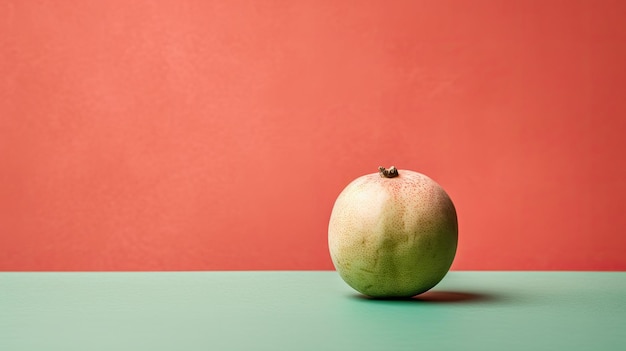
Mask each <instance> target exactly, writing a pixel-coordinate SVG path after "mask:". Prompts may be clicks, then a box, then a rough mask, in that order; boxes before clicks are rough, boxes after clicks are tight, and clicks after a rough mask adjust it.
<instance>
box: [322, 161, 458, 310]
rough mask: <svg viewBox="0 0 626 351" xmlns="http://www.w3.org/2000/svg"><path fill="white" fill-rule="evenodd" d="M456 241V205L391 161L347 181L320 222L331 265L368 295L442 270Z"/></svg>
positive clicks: (396, 293) (437, 277)
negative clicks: (327, 217)
mask: <svg viewBox="0 0 626 351" xmlns="http://www.w3.org/2000/svg"><path fill="white" fill-rule="evenodd" d="M457 240H458V223H457V216H456V210H455V208H454V205H453V203H452V200H450V197H449V196H448V194H446V192H445V191H444V190H443V188H442V187H441V186H440V185H439V184H437V183H436V182H435V181H434V180H432V179H430V178H429V177H427V176H425V175H423V174H420V173H417V172H414V171H409V170H397V169H396V168H395V167H391V168H389V169H385V168H383V167H379V173H372V174H368V175H364V176H362V177H359V178H357V179H355V180H354V181H352V182H351V183H350V184H348V186H347V187H346V188H345V189H344V190H343V191H342V192H341V194H339V197H338V198H337V200H336V201H335V205H334V207H333V210H332V213H331V216H330V223H329V225H328V246H329V249H330V256H331V258H332V261H333V264H334V265H335V269H336V270H337V272H338V273H339V275H340V276H341V278H342V279H343V280H344V281H345V282H346V283H348V285H350V286H351V287H352V288H354V289H355V290H357V291H358V292H360V293H362V294H364V295H368V296H371V297H378V298H385V297H387V298H388V297H411V296H415V295H418V294H421V293H423V292H425V291H427V290H429V289H431V288H432V287H434V286H435V285H437V284H438V283H439V282H440V281H441V280H442V279H443V277H444V276H445V275H446V273H447V272H448V270H449V269H450V266H451V265H452V261H453V260H454V255H455V254H456V247H457Z"/></svg>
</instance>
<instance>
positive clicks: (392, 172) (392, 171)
mask: <svg viewBox="0 0 626 351" xmlns="http://www.w3.org/2000/svg"><path fill="white" fill-rule="evenodd" d="M378 173H380V176H381V177H385V178H395V177H397V176H398V175H399V174H398V170H397V169H396V167H394V166H391V167H389V169H387V168H385V167H383V166H380V167H378Z"/></svg>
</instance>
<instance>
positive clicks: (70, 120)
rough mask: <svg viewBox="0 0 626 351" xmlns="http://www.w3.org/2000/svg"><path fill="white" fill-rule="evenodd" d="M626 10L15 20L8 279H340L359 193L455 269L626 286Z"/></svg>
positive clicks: (2, 254) (120, 12) (158, 7)
mask: <svg viewBox="0 0 626 351" xmlns="http://www.w3.org/2000/svg"><path fill="white" fill-rule="evenodd" d="M624 18H626V2H623V1H618V0H615V1H608V0H601V1H592V0H584V1H555V0H548V1H522V0H516V1H497V0H493V1H482V0H478V1H463V0H456V1H440V0H437V1H435V0H432V1H383V0H374V1H319V0H315V1H313V0H311V1H188V0H176V1H174V0H172V1H156V2H155V1H121V0H114V1H104V0H102V1H97V0H94V1H78V2H76V1H17V0H13V1H2V2H1V3H0V33H1V35H0V269H2V270H218V269H220V270H221V269H225V270H239V269H251V270H262V269H306V270H308V269H332V264H331V262H330V258H329V255H328V253H327V243H326V236H327V232H326V231H327V223H328V217H329V215H330V210H331V208H332V205H333V202H334V199H335V198H336V196H337V195H338V194H339V192H340V191H341V190H342V188H343V187H344V186H345V185H346V184H347V183H348V182H349V181H351V180H352V179H354V178H356V177H357V176H360V175H363V174H365V173H371V172H375V171H376V167H378V166H379V165H385V166H389V165H396V166H398V167H399V168H406V169H413V170H417V171H420V172H423V173H426V174H428V175H430V176H431V177H432V178H434V179H435V180H437V181H438V182H439V183H440V184H441V185H443V186H444V187H445V188H446V190H447V191H448V192H449V194H450V195H451V197H452V198H453V200H454V201H455V204H456V206H457V210H458V214H459V222H460V241H459V251H458V255H457V259H456V261H455V263H454V266H453V269H457V270H471V269H477V270H482V269H502V270H509V269H515V270H527V269H537V270H553V269H563V270H625V269H626V255H624V248H625V247H626V235H624V234H625V233H626V222H625V219H624V218H625V216H624V209H625V206H624V198H625V196H626V187H625V185H624V179H625V178H626V172H625V171H624V153H625V151H626V142H625V140H624V139H625V137H624V132H625V131H626V88H625V85H626V83H625V82H626V69H624V64H625V63H626V24H624V23H625V22H624Z"/></svg>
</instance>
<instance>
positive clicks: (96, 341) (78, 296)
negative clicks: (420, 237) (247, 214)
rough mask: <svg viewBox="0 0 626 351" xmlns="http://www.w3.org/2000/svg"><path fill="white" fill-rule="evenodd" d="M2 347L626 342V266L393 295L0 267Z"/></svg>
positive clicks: (458, 275)
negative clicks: (382, 296) (2, 269)
mask: <svg viewBox="0 0 626 351" xmlns="http://www.w3.org/2000/svg"><path fill="white" fill-rule="evenodd" d="M0 350H3V351H13V350H15V351H17V350H151V351H152V350H626V273H624V272H613V273H610V272H595V273H581V272H450V273H449V274H448V275H447V276H446V278H445V279H444V280H443V281H442V282H441V283H440V284H439V285H438V286H436V287H435V288H434V289H433V290H431V291H430V292H427V293H425V294H423V295H422V296H421V297H418V298H413V299H407V300H391V301H390V300H371V299H367V298H364V297H362V296H360V295H358V294H357V293H356V292H354V291H353V290H352V289H351V288H349V287H348V286H347V285H345V283H344V282H343V281H342V280H341V279H340V278H339V276H338V275H337V273H336V272H189V273H187V272H168V273H0Z"/></svg>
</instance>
